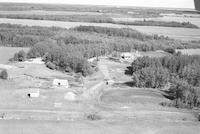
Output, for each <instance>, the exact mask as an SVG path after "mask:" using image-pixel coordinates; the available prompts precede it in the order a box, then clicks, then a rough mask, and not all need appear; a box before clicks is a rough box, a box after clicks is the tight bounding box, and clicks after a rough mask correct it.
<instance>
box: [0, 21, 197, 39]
mask: <svg viewBox="0 0 200 134" xmlns="http://www.w3.org/2000/svg"><path fill="white" fill-rule="evenodd" d="M0 23H10V24H21V25H28V26H46V27H52V26H56V27H62V28H72V27H76V26H80V25H83V26H102V27H114V28H132V29H136V30H138V31H140V32H143V33H147V34H158V35H164V36H169V37H171V38H175V39H181V40H200V29H189V28H171V27H155V26H126V25H117V24H109V23H84V22H62V21H46V20H29V19H6V18H0Z"/></svg>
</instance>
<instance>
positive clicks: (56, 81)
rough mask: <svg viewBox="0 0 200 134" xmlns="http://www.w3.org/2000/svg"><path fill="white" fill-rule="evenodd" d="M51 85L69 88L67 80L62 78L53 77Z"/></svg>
mask: <svg viewBox="0 0 200 134" xmlns="http://www.w3.org/2000/svg"><path fill="white" fill-rule="evenodd" d="M53 85H54V86H57V87H63V86H64V87H65V88H69V83H68V80H63V79H54V80H53Z"/></svg>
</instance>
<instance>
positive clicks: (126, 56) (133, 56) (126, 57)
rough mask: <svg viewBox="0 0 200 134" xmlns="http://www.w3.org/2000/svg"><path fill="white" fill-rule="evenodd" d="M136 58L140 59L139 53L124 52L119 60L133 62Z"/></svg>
mask: <svg viewBox="0 0 200 134" xmlns="http://www.w3.org/2000/svg"><path fill="white" fill-rule="evenodd" d="M138 57H141V55H140V53H139V52H138V51H135V52H124V53H122V54H121V59H123V60H126V61H131V62H132V61H133V60H135V59H137V58H138Z"/></svg>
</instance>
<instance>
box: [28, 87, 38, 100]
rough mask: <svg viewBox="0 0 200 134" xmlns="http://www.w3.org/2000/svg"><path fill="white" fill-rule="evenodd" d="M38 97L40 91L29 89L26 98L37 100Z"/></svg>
mask: <svg viewBox="0 0 200 134" xmlns="http://www.w3.org/2000/svg"><path fill="white" fill-rule="evenodd" d="M39 96H40V90H39V89H36V88H30V89H29V93H28V97H30V98H38V97H39Z"/></svg>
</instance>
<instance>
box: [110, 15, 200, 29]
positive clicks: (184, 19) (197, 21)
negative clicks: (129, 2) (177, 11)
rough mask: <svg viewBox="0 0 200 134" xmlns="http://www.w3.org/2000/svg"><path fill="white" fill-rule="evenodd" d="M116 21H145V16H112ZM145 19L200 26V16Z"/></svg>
mask: <svg viewBox="0 0 200 134" xmlns="http://www.w3.org/2000/svg"><path fill="white" fill-rule="evenodd" d="M112 19H113V20H115V21H124V22H134V21H143V20H144V18H131V17H127V18H126V17H116V18H115V17H112ZM145 20H153V21H166V22H169V21H176V22H190V23H192V24H195V25H197V26H199V27H200V16H198V17H174V16H163V17H155V18H145Z"/></svg>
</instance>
